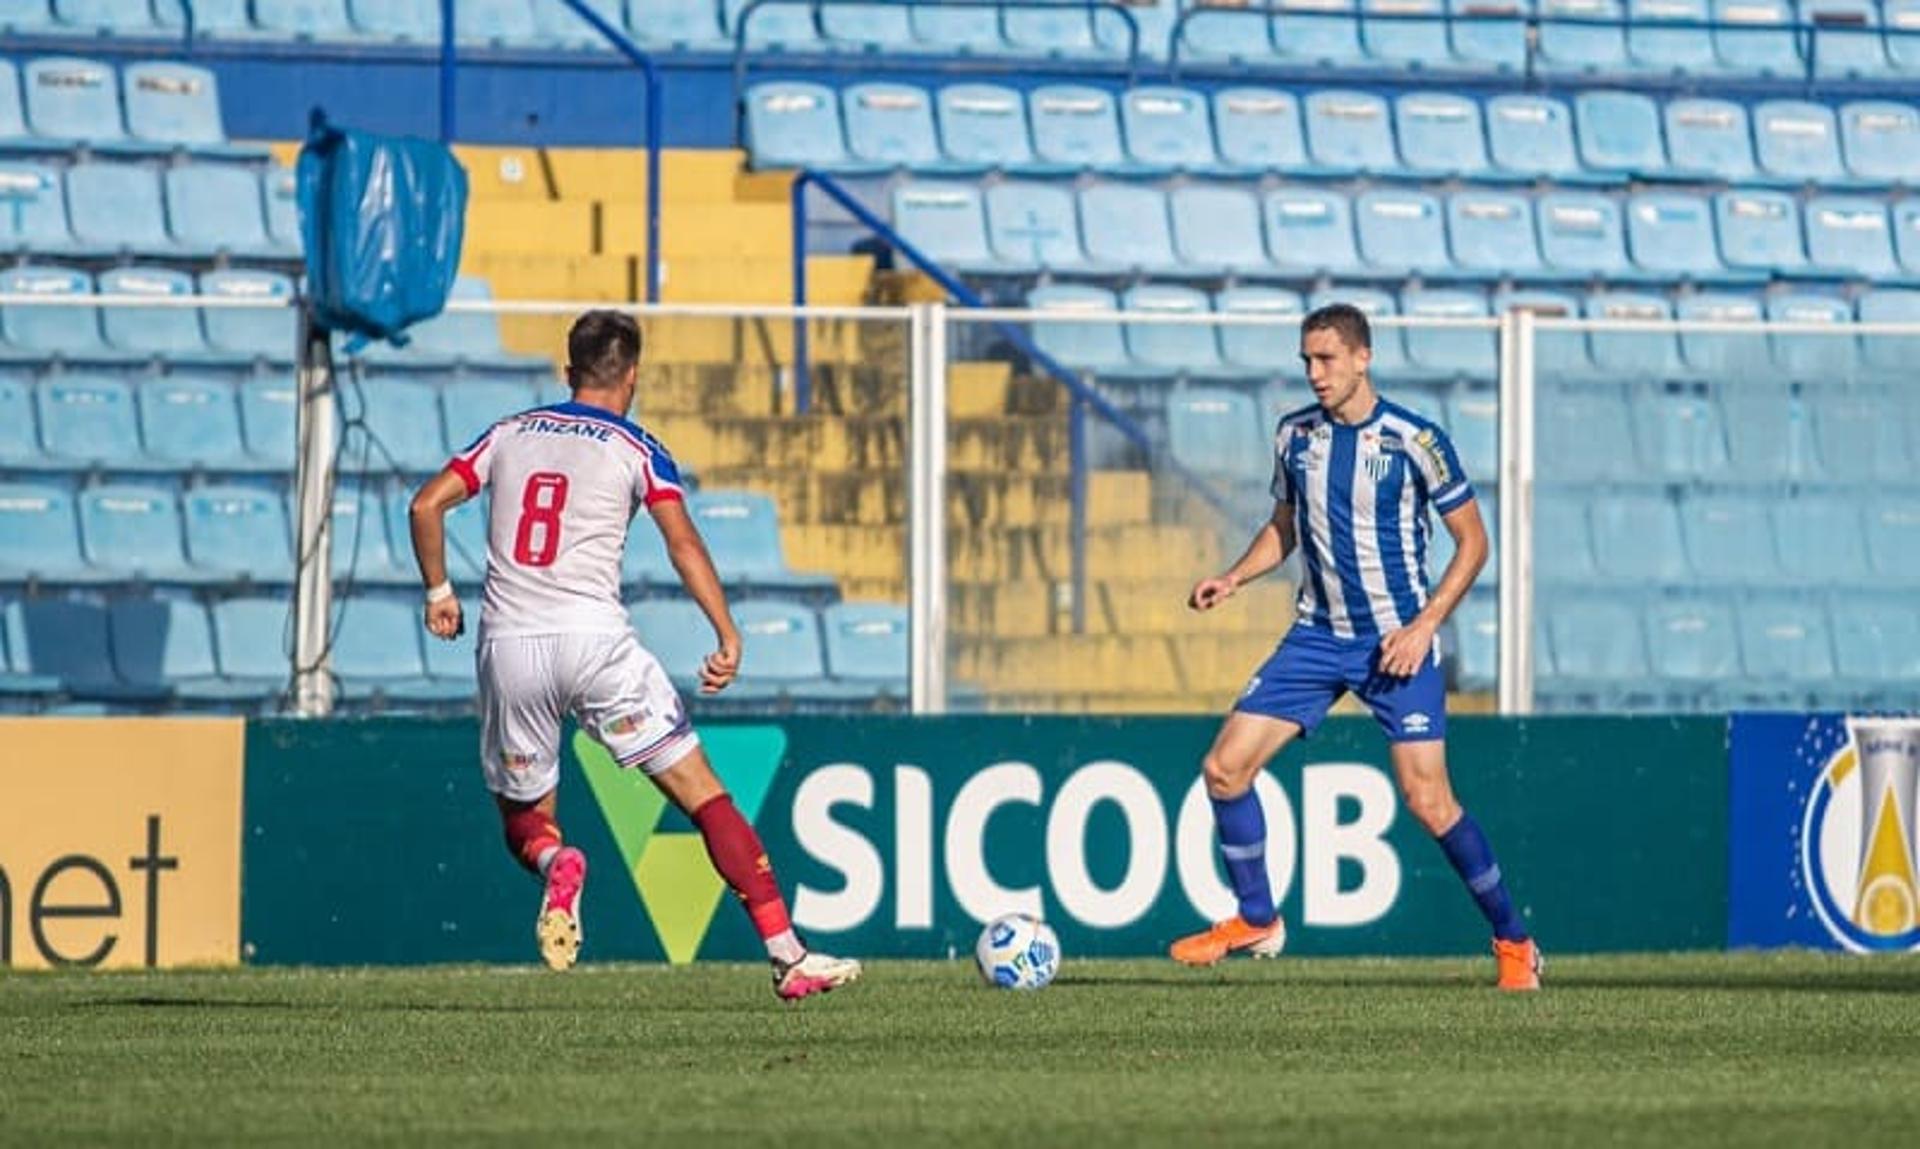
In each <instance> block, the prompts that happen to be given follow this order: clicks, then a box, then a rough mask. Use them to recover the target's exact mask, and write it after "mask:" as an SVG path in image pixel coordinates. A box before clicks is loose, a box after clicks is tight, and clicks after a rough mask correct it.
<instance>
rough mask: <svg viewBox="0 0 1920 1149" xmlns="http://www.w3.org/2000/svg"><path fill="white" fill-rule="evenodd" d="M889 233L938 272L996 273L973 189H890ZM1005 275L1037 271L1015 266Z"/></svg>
mask: <svg viewBox="0 0 1920 1149" xmlns="http://www.w3.org/2000/svg"><path fill="white" fill-rule="evenodd" d="M893 227H894V230H895V231H897V232H899V233H900V238H901V239H904V240H906V241H907V242H908V243H910V244H912V245H913V246H914V247H916V248H918V249H919V250H920V251H921V252H923V253H925V254H926V255H927V257H928V258H930V259H933V260H935V261H937V262H938V263H940V264H941V265H942V266H944V267H948V268H951V269H953V270H955V271H960V272H967V273H979V272H990V271H997V270H1002V262H1001V261H1000V260H998V259H996V258H994V254H993V249H992V247H991V246H990V245H989V244H988V242H987V217H986V209H985V207H984V206H983V205H982V204H981V201H980V188H979V187H978V186H977V185H975V184H961V183H934V182H931V181H924V180H917V181H915V182H913V183H902V184H895V185H894V188H893ZM1007 270H1015V271H1035V270H1038V265H1037V264H1034V263H1030V262H1026V261H1020V262H1016V263H1014V264H1013V265H1012V266H1011V267H1010V268H1007Z"/></svg>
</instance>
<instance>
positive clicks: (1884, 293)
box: [1858, 288, 1920, 451]
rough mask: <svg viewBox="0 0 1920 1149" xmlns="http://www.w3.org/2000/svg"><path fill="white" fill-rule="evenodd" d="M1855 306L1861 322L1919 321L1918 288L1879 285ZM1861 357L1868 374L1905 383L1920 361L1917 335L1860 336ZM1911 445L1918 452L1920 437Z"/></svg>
mask: <svg viewBox="0 0 1920 1149" xmlns="http://www.w3.org/2000/svg"><path fill="white" fill-rule="evenodd" d="M1858 307H1859V311H1860V322H1862V323H1920V291H1914V290H1910V289H1901V288H1878V289H1875V290H1873V291H1868V292H1866V293H1865V294H1863V295H1861V296H1860V300H1859V304H1858ZM1860 358H1861V360H1862V362H1863V364H1864V366H1865V367H1866V368H1867V370H1868V371H1869V372H1870V373H1871V374H1874V375H1877V376H1879V377H1882V378H1885V379H1887V380H1890V381H1896V382H1901V383H1904V382H1906V380H1908V379H1909V378H1911V377H1912V374H1913V365H1914V364H1915V363H1920V336H1911V335H1865V336H1862V337H1861V339H1860ZM1914 448H1915V450H1916V451H1920V439H1916V440H1915V442H1914Z"/></svg>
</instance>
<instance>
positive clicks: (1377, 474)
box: [1364, 454, 1393, 483]
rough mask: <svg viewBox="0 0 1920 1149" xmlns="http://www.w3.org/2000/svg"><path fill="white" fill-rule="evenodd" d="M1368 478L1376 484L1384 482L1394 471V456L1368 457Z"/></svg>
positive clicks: (1366, 463)
mask: <svg viewBox="0 0 1920 1149" xmlns="http://www.w3.org/2000/svg"><path fill="white" fill-rule="evenodd" d="M1364 465H1365V467H1366V469H1367V477H1368V478H1370V479H1372V480H1373V481H1374V482H1376V483H1378V482H1382V481H1384V480H1385V479H1386V477H1387V475H1388V473H1389V472H1391V471H1392V470H1393V456H1392V455H1386V454H1373V455H1368V456H1367V458H1366V461H1365V464H1364Z"/></svg>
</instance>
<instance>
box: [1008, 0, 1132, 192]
mask: <svg viewBox="0 0 1920 1149" xmlns="http://www.w3.org/2000/svg"><path fill="white" fill-rule="evenodd" d="M1081 14H1082V16H1083V17H1084V15H1085V11H1084V9H1083V10H1082V11H1081ZM1009 15H1011V13H1009ZM1027 119H1028V121H1029V123H1030V124H1031V125H1032V128H1033V155H1034V159H1035V161H1036V162H1037V163H1039V164H1043V165H1047V166H1049V167H1051V168H1054V169H1058V170H1060V171H1068V172H1071V171H1081V170H1094V171H1119V170H1126V169H1128V168H1129V167H1130V165H1129V164H1128V162H1127V158H1126V153H1125V150H1124V149H1123V148H1122V147H1121V145H1120V117H1119V114H1118V112H1117V111H1116V110H1115V108H1114V101H1113V96H1112V94H1111V93H1109V92H1104V91H1101V90H1100V89H1099V88H1089V87H1084V86H1081V85H1077V84H1051V85H1047V86H1045V87H1040V88H1035V89H1034V90H1033V91H1031V92H1029V93H1027Z"/></svg>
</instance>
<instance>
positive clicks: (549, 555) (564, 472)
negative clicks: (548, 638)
mask: <svg viewBox="0 0 1920 1149" xmlns="http://www.w3.org/2000/svg"><path fill="white" fill-rule="evenodd" d="M448 466H449V467H450V468H452V470H453V471H454V473H455V474H457V475H459V476H460V478H461V479H462V480H464V481H465V482H466V484H467V493H468V494H469V495H475V494H478V493H479V492H480V488H482V487H491V488H492V489H493V506H492V510H491V511H490V513H489V515H488V526H487V582H486V595H485V600H484V603H483V605H482V608H481V612H480V634H481V637H482V638H483V639H492V638H501V637H506V636H512V635H541V634H608V633H624V632H626V631H627V629H628V625H627V613H626V610H625V608H624V607H622V606H621V603H620V560H621V556H622V554H624V553H625V551H626V545H627V527H628V524H629V523H630V522H632V520H633V516H634V512H635V510H636V509H637V508H639V507H640V506H643V505H645V506H651V505H653V504H654V503H657V502H660V501H661V500H663V499H679V498H683V497H684V495H685V492H684V490H683V488H682V487H681V484H680V471H679V468H678V467H676V466H675V465H674V462H673V456H671V455H669V454H668V453H667V449H666V448H665V447H663V446H662V445H661V444H660V441H659V440H657V439H655V438H654V437H653V436H651V435H649V434H647V433H646V432H645V431H643V430H641V429H640V428H639V427H637V426H635V425H634V424H632V423H630V422H628V421H627V420H625V419H622V418H620V417H619V416H618V415H614V414H611V413H609V412H607V411H604V410H601V409H600V408H598V407H592V406H588V405H586V404H584V403H559V404H555V405H554V406H551V407H538V408H535V409H534V410H531V411H523V412H521V413H520V414H518V415H514V416H511V417H509V418H506V419H502V420H501V421H500V422H498V423H495V424H494V425H493V426H492V427H489V428H488V429H487V431H486V433H485V434H483V435H481V436H480V437H479V438H478V439H476V440H474V442H473V445H472V446H470V447H468V448H467V449H466V450H464V451H462V452H460V454H458V455H456V456H454V458H453V460H452V461H451V462H450V463H448Z"/></svg>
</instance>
